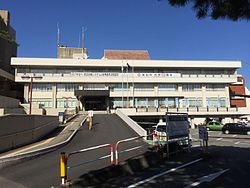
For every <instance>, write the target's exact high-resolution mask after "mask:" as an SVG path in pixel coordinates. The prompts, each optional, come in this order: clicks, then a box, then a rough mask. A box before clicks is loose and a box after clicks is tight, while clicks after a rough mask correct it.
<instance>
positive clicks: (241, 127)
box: [222, 123, 250, 135]
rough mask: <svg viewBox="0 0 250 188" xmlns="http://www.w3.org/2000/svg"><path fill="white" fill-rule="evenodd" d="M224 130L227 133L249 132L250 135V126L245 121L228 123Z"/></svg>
mask: <svg viewBox="0 0 250 188" xmlns="http://www.w3.org/2000/svg"><path fill="white" fill-rule="evenodd" d="M222 132H223V133H225V134H230V133H232V134H247V135H250V126H249V125H247V124H243V123H226V124H225V125H224V126H223V128H222Z"/></svg>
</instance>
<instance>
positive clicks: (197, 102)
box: [184, 98, 203, 107]
mask: <svg viewBox="0 0 250 188" xmlns="http://www.w3.org/2000/svg"><path fill="white" fill-rule="evenodd" d="M185 100H188V102H186V105H185ZM187 103H188V105H187ZM184 106H185V107H202V106H203V105H202V99H201V98H189V99H184Z"/></svg>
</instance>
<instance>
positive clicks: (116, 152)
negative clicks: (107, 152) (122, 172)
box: [115, 135, 148, 165]
mask: <svg viewBox="0 0 250 188" xmlns="http://www.w3.org/2000/svg"><path fill="white" fill-rule="evenodd" d="M147 136H148V135H147ZM147 136H137V137H133V138H127V139H124V140H119V141H118V142H117V143H116V145H115V164H116V165H118V164H119V155H118V154H119V153H124V152H129V151H132V150H136V149H139V148H141V147H143V145H141V146H136V147H134V148H129V149H126V150H123V151H120V152H119V151H118V148H119V144H121V143H124V142H129V141H134V140H138V139H140V138H144V137H147Z"/></svg>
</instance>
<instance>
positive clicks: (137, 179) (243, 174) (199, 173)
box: [96, 132, 250, 188]
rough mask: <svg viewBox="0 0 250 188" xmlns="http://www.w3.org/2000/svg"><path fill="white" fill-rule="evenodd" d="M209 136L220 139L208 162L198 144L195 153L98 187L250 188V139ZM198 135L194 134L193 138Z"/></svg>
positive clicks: (211, 143)
mask: <svg viewBox="0 0 250 188" xmlns="http://www.w3.org/2000/svg"><path fill="white" fill-rule="evenodd" d="M209 134H210V135H213V137H216V138H210V141H209V155H208V156H207V157H206V158H204V159H201V150H200V148H199V147H198V145H194V146H195V147H193V149H192V152H191V153H184V154H182V155H181V154H178V155H176V156H172V157H171V160H170V161H167V162H166V163H164V164H163V165H161V166H159V167H157V168H151V169H149V170H147V171H143V172H140V173H137V174H134V175H133V176H126V177H121V178H116V179H113V180H109V181H108V182H105V183H103V184H102V185H97V186H96V187H100V186H101V187H174V188H175V187H182V188H190V187H214V188H221V187H232V188H233V187H241V188H249V187H250V181H249V174H250V136H246V137H244V136H239V135H236V136H234V135H230V136H229V137H230V138H225V137H228V135H221V134H220V132H209ZM196 136H197V135H196V132H193V137H196ZM222 137H224V138H222ZM242 137H244V139H242ZM239 138H240V139H239ZM216 176H217V177H216ZM213 178H215V179H213Z"/></svg>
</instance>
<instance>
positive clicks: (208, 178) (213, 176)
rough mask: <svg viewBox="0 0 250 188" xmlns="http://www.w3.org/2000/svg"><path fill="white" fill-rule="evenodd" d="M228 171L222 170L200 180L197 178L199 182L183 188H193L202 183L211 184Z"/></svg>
mask: <svg viewBox="0 0 250 188" xmlns="http://www.w3.org/2000/svg"><path fill="white" fill-rule="evenodd" d="M228 170H229V169H226V170H222V171H219V172H216V173H213V174H209V175H207V176H203V177H201V178H198V180H199V181H197V182H194V183H192V184H191V185H188V186H186V187H184V188H191V187H195V186H197V185H200V184H201V183H203V182H211V181H213V180H214V179H215V178H217V177H219V176H220V175H222V174H223V173H225V172H226V171H228Z"/></svg>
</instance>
